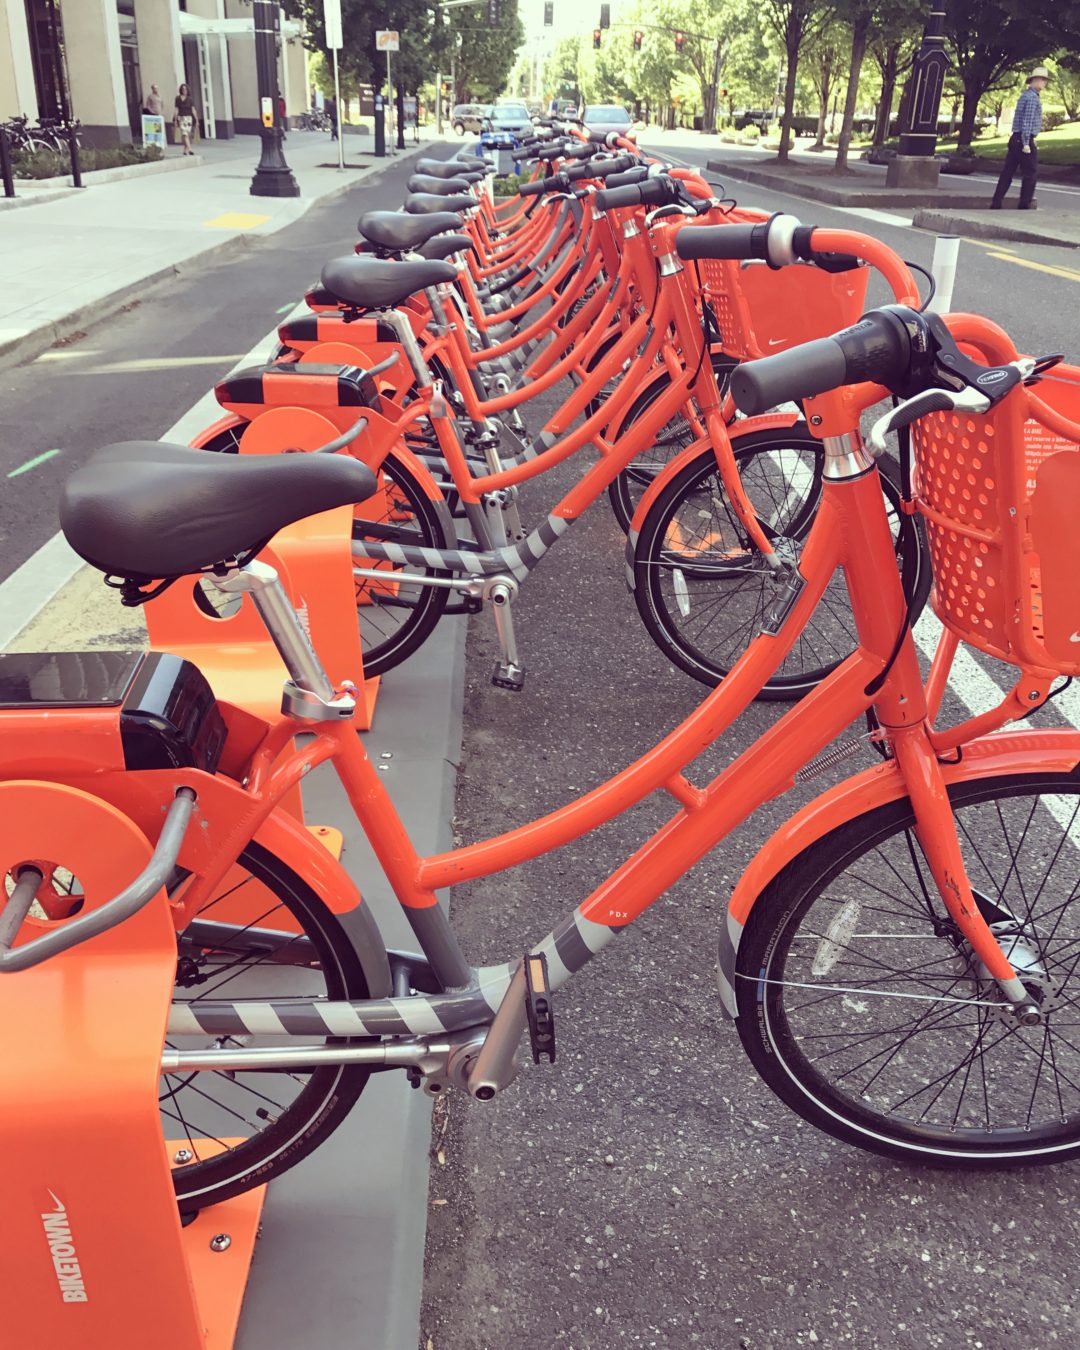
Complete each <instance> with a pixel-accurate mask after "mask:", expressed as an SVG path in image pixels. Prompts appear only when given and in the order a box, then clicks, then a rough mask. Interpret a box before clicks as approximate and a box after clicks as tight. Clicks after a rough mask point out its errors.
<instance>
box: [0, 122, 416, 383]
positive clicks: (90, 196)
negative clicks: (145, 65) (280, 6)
mask: <svg viewBox="0 0 1080 1350" xmlns="http://www.w3.org/2000/svg"><path fill="white" fill-rule="evenodd" d="M420 134H421V142H420V144H418V145H410V146H408V147H407V148H406V150H404V151H402V152H399V153H398V155H397V157H396V158H386V159H382V160H379V159H375V158H374V156H373V155H372V153H371V137H370V136H347V137H346V139H345V155H346V166H347V167H346V169H345V172H343V173H342V172H339V171H338V167H337V145H336V143H334V142H332V141H331V140H330V138H329V136H327V135H326V134H325V133H322V132H302V131H293V132H291V133H290V134H289V136H288V139H287V140H286V142H285V147H284V148H285V158H286V161H287V163H288V164H289V166H290V168H291V169H292V170H293V173H294V174H295V176H296V179H297V182H298V183H299V185H300V190H301V193H302V194H303V195H301V196H300V197H285V198H279V197H252V196H251V195H250V193H249V191H248V188H249V185H250V183H251V178H252V175H253V173H254V171H255V166H256V165H257V163H258V161H259V139H258V137H255V136H238V137H236V138H235V139H234V140H231V141H204V142H203V143H202V144H201V146H200V150H199V154H198V155H197V156H196V157H195V158H194V159H193V160H191V161H189V163H190V165H191V167H187V166H185V167H184V168H183V169H182V170H179V169H178V170H177V171H175V172H171V173H157V174H149V175H146V176H145V177H137V178H127V179H124V180H122V181H120V182H111V183H102V184H97V185H95V186H93V187H90V188H87V189H85V190H84V191H82V192H75V191H73V190H71V189H62V190H59V191H57V190H54V191H52V192H51V193H49V197H50V200H48V201H41V202H35V203H32V204H30V205H28V206H27V208H26V209H25V210H18V211H5V212H3V213H0V367H3V366H5V365H11V364H13V363H14V362H20V361H26V360H29V359H30V358H32V357H33V356H36V355H37V354H38V353H39V352H41V351H44V350H45V348H47V347H49V346H51V345H52V344H53V343H54V342H56V341H57V340H58V339H60V338H63V337H65V336H67V335H68V334H69V333H71V332H73V331H75V330H77V329H79V328H85V327H86V326H87V325H89V324H91V323H96V322H98V321H100V320H101V319H103V318H105V317H107V316H108V315H109V314H111V313H114V312H115V311H116V310H117V309H119V308H120V307H121V306H122V305H123V304H124V303H126V302H127V301H129V300H131V299H132V298H133V297H134V296H135V295H138V294H139V293H141V292H142V291H143V290H144V289H145V288H146V287H147V286H149V285H152V284H153V283H154V282H156V281H160V280H163V279H165V278H167V277H170V276H175V275H176V274H177V273H179V272H181V271H183V270H185V269H187V268H189V267H192V266H194V265H196V264H197V263H200V262H205V261H206V260H207V259H208V258H209V257H210V256H212V255H214V254H217V253H220V252H221V251H223V250H228V249H243V248H246V247H249V246H250V245H251V244H252V243H254V242H255V241H256V240H258V239H259V238H261V237H262V236H264V235H268V234H273V233H274V232H275V231H276V230H280V229H282V228H283V227H284V226H286V225H288V224H290V223H291V222H292V221H294V220H296V219H298V217H300V216H302V215H303V214H304V213H305V212H306V211H307V210H308V209H309V208H310V207H311V206H313V205H314V204H315V203H316V202H319V201H324V200H326V199H327V198H330V197H334V196H337V195H338V194H339V193H341V192H347V191H348V190H349V189H350V188H353V187H355V186H356V185H357V184H358V183H362V182H363V181H364V180H365V179H367V178H370V177H373V176H374V175H375V174H378V173H381V172H382V171H383V170H384V169H386V168H389V167H391V166H392V165H394V164H399V163H401V162H402V159H403V158H408V157H411V156H412V155H415V154H417V153H419V152H421V151H422V150H423V149H424V146H425V144H426V143H429V142H430V141H432V140H434V139H436V137H435V133H434V130H433V129H422V130H421V133H420ZM175 153H176V152H175V151H173V150H172V148H171V147H170V158H171V157H172V155H173V154H175Z"/></svg>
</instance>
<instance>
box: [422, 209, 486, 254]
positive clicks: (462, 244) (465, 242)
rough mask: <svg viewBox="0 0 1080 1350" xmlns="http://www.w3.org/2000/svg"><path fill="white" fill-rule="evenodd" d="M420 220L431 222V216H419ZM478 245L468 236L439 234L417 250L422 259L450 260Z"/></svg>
mask: <svg viewBox="0 0 1080 1350" xmlns="http://www.w3.org/2000/svg"><path fill="white" fill-rule="evenodd" d="M417 219H418V220H430V219H431V217H430V216H418V217H417ZM475 247H476V245H475V244H474V243H473V241H472V239H471V238H470V237H469V236H468V235H467V234H437V235H436V236H435V238H434V239H429V240H428V241H427V243H426V244H421V245H420V247H419V248H418V249H417V250H416V251H417V253H419V254H420V256H421V257H422V258H449V257H450V256H451V254H453V253H461V252H463V251H464V250H465V249H467V248H475Z"/></svg>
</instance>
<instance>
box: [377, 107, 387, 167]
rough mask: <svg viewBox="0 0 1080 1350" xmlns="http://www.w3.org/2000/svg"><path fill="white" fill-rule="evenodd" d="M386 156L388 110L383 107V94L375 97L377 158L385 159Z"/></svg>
mask: <svg viewBox="0 0 1080 1350" xmlns="http://www.w3.org/2000/svg"><path fill="white" fill-rule="evenodd" d="M385 155H386V110H385V108H384V107H383V100H382V95H381V94H376V95H375V158H376V159H383V158H384V157H385Z"/></svg>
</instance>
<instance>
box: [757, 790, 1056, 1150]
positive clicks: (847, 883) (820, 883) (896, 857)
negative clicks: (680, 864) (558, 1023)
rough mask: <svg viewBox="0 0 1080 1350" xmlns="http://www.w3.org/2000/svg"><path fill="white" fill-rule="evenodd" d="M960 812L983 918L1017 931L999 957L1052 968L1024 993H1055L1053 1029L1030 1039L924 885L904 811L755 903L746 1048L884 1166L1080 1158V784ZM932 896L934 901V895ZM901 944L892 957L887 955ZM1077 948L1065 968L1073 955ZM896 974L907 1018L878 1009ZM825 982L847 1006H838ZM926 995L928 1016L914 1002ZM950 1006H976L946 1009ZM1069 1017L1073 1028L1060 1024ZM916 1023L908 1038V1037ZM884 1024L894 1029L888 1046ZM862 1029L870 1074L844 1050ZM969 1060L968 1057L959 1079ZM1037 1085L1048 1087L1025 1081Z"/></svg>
mask: <svg viewBox="0 0 1080 1350" xmlns="http://www.w3.org/2000/svg"><path fill="white" fill-rule="evenodd" d="M949 796H950V799H951V802H952V805H953V809H954V812H955V813H956V819H957V827H958V829H959V831H960V839H961V844H962V845H963V846H964V853H965V858H966V861H967V865H968V870H969V874H970V879H971V882H972V886H973V889H974V891H975V895H976V899H977V902H978V903H979V906H980V909H982V911H983V914H984V917H986V918H987V919H988V921H994V922H1004V923H1005V924H1006V925H1007V926H1008V927H1011V928H1012V929H1013V934H1012V936H1011V937H1009V938H1007V939H1006V938H1004V937H1002V938H999V942H1000V943H1004V942H1005V941H1008V942H1010V943H1012V942H1015V943H1016V944H1017V945H1016V946H1014V947H1012V953H1013V955H1012V957H1011V959H1013V960H1014V964H1016V963H1017V960H1018V959H1019V953H1020V952H1021V950H1022V949H1021V947H1020V945H1019V944H1020V943H1021V942H1024V943H1026V944H1027V945H1026V947H1025V948H1024V949H1023V950H1025V951H1026V952H1028V953H1032V952H1034V953H1035V954H1036V955H1037V957H1038V962H1039V965H1038V967H1036V966H1032V965H1029V966H1027V971H1026V976H1027V978H1026V979H1025V983H1027V984H1028V987H1029V989H1034V990H1041V992H1040V993H1039V994H1038V999H1040V1000H1041V1001H1042V1004H1043V1006H1044V1007H1045V1008H1046V1012H1045V1015H1044V1020H1043V1022H1042V1023H1041V1024H1040V1025H1038V1026H1035V1027H1026V1026H1020V1025H1019V1024H1017V1023H1016V1022H1015V1019H1012V1018H1011V1015H1010V1014H1008V1013H1007V1012H1005V1010H1004V1004H1003V1003H1000V1002H999V999H1000V994H999V992H998V991H997V990H996V986H993V985H992V983H991V982H989V981H987V980H985V979H980V978H978V971H977V969H976V968H975V966H974V965H973V958H972V957H971V955H970V949H968V950H967V951H965V950H964V947H965V944H964V943H963V940H962V939H959V934H958V930H957V929H956V927H955V924H953V923H952V921H951V919H950V918H949V916H948V914H947V912H946V910H945V908H944V905H943V904H942V903H941V900H940V898H939V897H938V894H937V891H936V889H935V888H934V885H933V882H932V880H930V879H929V869H928V868H926V867H925V864H923V865H922V867H921V868H920V865H919V853H918V844H917V842H916V840H915V836H914V830H913V826H914V815H913V812H912V810H911V807H910V803H909V801H908V799H907V798H906V797H905V798H902V799H900V800H899V801H896V802H891V803H888V804H887V805H884V806H880V807H877V808H875V809H873V810H870V811H867V812H865V813H864V814H862V815H860V816H858V817H856V818H855V819H853V820H849V821H847V822H845V823H844V824H843V825H841V826H838V827H837V828H835V829H834V830H832V831H831V832H830V833H829V834H827V835H825V836H824V837H823V838H822V839H820V840H818V841H817V842H816V843H814V844H812V845H811V846H810V847H808V848H807V849H806V850H804V851H803V853H801V854H800V855H799V856H798V857H796V858H795V859H794V860H793V861H792V862H790V863H789V864H788V865H787V866H786V867H785V868H784V869H783V871H781V872H780V873H779V875H778V876H776V877H775V878H773V880H772V881H771V882H770V883H769V884H768V885H767V886H766V888H765V889H764V891H763V892H762V893H761V895H760V896H759V897H758V899H757V901H756V903H755V904H754V906H753V909H752V910H751V912H750V917H749V920H748V922H747V925H746V929H745V932H744V934H743V938H742V942H741V944H740V946H739V951H738V957H737V961H736V966H735V985H736V994H737V1000H738V1002H737V1006H738V1014H739V1015H738V1022H737V1025H738V1029H739V1034H740V1037H741V1039H742V1043H743V1046H744V1048H745V1049H746V1051H747V1054H748V1055H749V1057H750V1059H751V1061H752V1062H753V1064H754V1066H755V1068H756V1069H757V1071H758V1073H759V1074H760V1075H761V1077H762V1078H763V1079H764V1080H765V1082H766V1083H767V1084H768V1086H769V1087H770V1088H771V1089H772V1091H773V1092H775V1093H776V1094H777V1095H778V1096H779V1097H780V1098H781V1100H783V1101H784V1102H785V1103H786V1104H787V1105H788V1106H790V1107H791V1108H792V1109H793V1110H795V1111H796V1112H798V1114H799V1115H801V1116H802V1117H803V1118H804V1119H806V1120H808V1121H809V1122H810V1123H811V1124H813V1125H815V1126H817V1127H818V1128H819V1129H822V1130H825V1131H827V1132H828V1133H829V1134H831V1135H833V1136H834V1137H836V1138H838V1139H841V1140H843V1141H844V1142H845V1143H849V1144H854V1145H857V1146H859V1147H862V1148H865V1149H868V1150H870V1151H871V1152H875V1153H881V1154H885V1155H886V1156H889V1157H893V1158H901V1159H904V1160H906V1161H908V1162H912V1161H918V1162H923V1163H931V1164H937V1165H940V1166H963V1167H971V1168H989V1167H998V1166H1005V1165H1018V1164H1023V1165H1028V1164H1032V1163H1049V1162H1060V1161H1064V1160H1065V1159H1067V1158H1075V1157H1076V1156H1078V1155H1080V1084H1078V1079H1077V1061H1078V1060H1080V1051H1078V1050H1077V1049H1076V1048H1075V1047H1074V1046H1073V1044H1072V1035H1073V1032H1072V1030H1071V1027H1072V1026H1074V1025H1075V1019H1073V1020H1072V1021H1071V1022H1070V1021H1068V1019H1070V1018H1072V1017H1073V1013H1072V1009H1070V1007H1069V1005H1070V1003H1071V1002H1072V1001H1073V1000H1074V999H1075V996H1076V990H1075V984H1074V982H1073V971H1074V969H1075V966H1076V964H1077V962H1076V947H1077V942H1078V938H1077V934H1078V932H1080V916H1078V915H1073V914H1067V913H1066V911H1067V910H1068V909H1071V908H1073V907H1077V906H1080V901H1075V897H1076V895H1077V886H1076V883H1077V877H1076V856H1077V855H1076V851H1075V849H1073V848H1071V847H1069V844H1068V834H1069V833H1070V832H1071V831H1075V830H1076V828H1077V822H1078V820H1080V775H1078V773H1077V772H1076V771H1075V770H1074V771H1073V772H1072V773H1040V772H1038V771H1037V770H1035V769H1032V768H1030V767H1029V768H1027V769H1019V770H1018V771H1017V772H1016V773H1015V774H1012V775H1002V776H999V777H995V778H991V779H985V780H982V781H974V782H967V783H961V784H957V785H954V786H953V787H952V788H951V789H950V792H949ZM1029 801H1030V807H1029V805H1028V803H1029ZM1040 806H1041V811H1039V808H1040ZM1037 811H1039V816H1038V822H1037V823H1036V813H1037ZM975 812H979V815H978V818H976V815H975ZM1059 836H1060V840H1061V841H1060V843H1057V845H1056V847H1055V843H1054V841H1055V840H1057V839H1058V838H1059ZM1041 864H1045V869H1044V870H1039V869H1040V865H1041ZM905 867H906V869H907V870H906V871H905ZM860 869H861V871H862V873H863V875H859V870H860ZM894 869H899V870H894ZM1055 869H1058V870H1055ZM924 873H925V875H923V874H924ZM908 875H910V877H911V878H912V881H907V880H906V879H905V878H906V877H907V876H908ZM917 878H921V880H919V881H918V884H912V882H914V881H915V880H916V879H917ZM1052 878H1053V879H1052ZM927 883H928V894H929V897H931V898H930V899H929V900H927V899H926V898H925V896H924V892H923V889H922V887H923V885H924V884H927ZM892 885H894V886H896V887H897V889H898V890H901V891H903V890H906V895H905V896H904V899H903V901H902V902H899V903H898V905H897V908H896V914H895V916H891V915H890V911H889V910H888V908H887V905H888V899H887V895H888V888H889V887H890V886H892ZM1063 893H1064V894H1065V896H1066V899H1065V901H1064V903H1063V904H1061V903H1059V902H1060V900H1061V895H1062V894H1063ZM867 897H870V898H871V911H870V913H869V914H868V916H867V919H866V920H865V921H864V922H865V923H866V924H867V926H868V927H869V929H870V931H869V932H866V933H862V932H859V931H858V928H859V924H860V916H861V907H862V906H865V904H866V902H867ZM1074 901H1075V904H1074ZM1044 902H1045V910H1048V911H1049V914H1050V916H1051V917H1050V918H1049V919H1048V918H1046V917H1045V911H1044V908H1043V905H1044ZM819 904H820V909H819V910H818V909H816V907H817V906H818V905H819ZM928 904H929V906H931V907H932V908H933V910H934V914H935V919H934V920H933V921H932V920H931V917H930V912H929V908H928V907H927V906H928ZM1002 915H1006V916H1008V917H1007V918H1006V919H1005V920H1002V919H1001V917H1000V916H1002ZM1055 916H1056V917H1055ZM1010 919H1011V920H1013V921H1014V923H1013V924H1011V925H1010V924H1009V920H1010ZM807 921H808V922H807ZM892 923H895V925H896V927H895V931H892V930H890V924H892ZM882 930H886V931H882ZM800 933H801V934H802V935H803V937H802V939H800V936H799V935H800ZM890 934H891V936H892V937H893V939H894V941H893V951H894V954H893V955H892V957H891V958H890V955H889V951H890V949H889V948H888V947H887V946H886V945H885V944H886V943H887V941H888V940H889V937H890ZM958 939H959V940H958ZM800 941H802V942H803V943H804V944H806V945H805V946H800V945H799V944H800ZM830 943H831V944H832V945H831V946H830V945H829V944H830ZM934 944H937V946H936V948H935V945H934ZM868 945H872V948H873V954H872V955H870V954H868V952H867V951H866V947H867V946H868ZM1003 949H1004V948H1003ZM1066 949H1068V957H1067V960H1066V959H1063V958H1062V955H1061V954H1062V953H1063V952H1064V951H1065V950H1066ZM811 951H812V952H813V953H814V955H813V957H812V958H810V957H809V952H811ZM915 952H918V953H919V954H920V955H919V956H918V957H917V958H916V957H915V956H914V953H915ZM923 952H926V953H927V955H926V956H923V955H922V953H923ZM935 952H936V955H935V956H934V957H933V958H932V959H931V956H930V954H931V953H935ZM837 953H839V954H837ZM890 959H891V960H892V961H898V962H899V963H900V965H899V967H898V968H897V969H895V970H893V971H892V973H893V974H894V975H896V976H897V977H898V979H899V980H900V982H901V983H902V986H903V987H902V988H901V989H900V990H898V991H897V992H900V993H901V995H902V996H903V995H904V993H905V991H906V996H907V999H908V1001H907V1002H906V1003H905V1002H904V1001H903V997H901V998H900V999H897V998H888V997H877V998H875V997H874V993H875V992H882V990H881V985H882V984H883V983H884V980H885V975H884V973H883V972H888V971H889V970H890V969H891V967H890V965H889V961H890ZM1026 959H1027V957H1025V960H1026ZM830 961H832V964H831V965H829V962H830ZM913 961H918V962H919V964H916V965H912V964H911V963H912V962H913ZM1066 966H1067V967H1068V970H1067V971H1066V969H1065V967H1066ZM868 970H869V971H870V972H871V975H870V976H869V977H868V976H867V974H866V972H867V971H868ZM815 971H817V972H824V973H823V974H822V973H819V974H817V975H816V976H815V973H814V972H815ZM1040 971H1041V973H1040ZM964 972H966V974H965V973H964ZM815 978H816V979H817V980H818V981H819V983H818V984H817V985H814V984H813V980H814V979H815ZM826 983H827V984H828V985H832V986H836V990H839V989H840V988H845V989H846V990H847V992H844V993H843V994H840V993H839V992H837V991H836V990H834V991H833V992H832V993H831V994H830V993H828V992H823V990H822V985H824V984H826ZM805 984H810V985H811V987H810V989H806V988H804V987H803V986H804V985H805ZM912 993H914V994H915V995H916V996H920V995H921V1000H922V1001H920V999H919V998H918V997H917V998H916V1001H915V1002H914V1003H913V1002H911V996H912ZM995 995H996V997H995ZM953 997H956V998H959V999H962V1000H963V1002H965V1003H969V1005H970V1006H968V1007H964V1006H962V1005H961V1006H958V1005H957V1004H954V1003H952V1002H951V1001H950V1002H945V1000H951V999H952V998H953ZM886 1005H888V1006H886ZM811 1006H813V1012H811ZM898 1007H899V1008H900V1009H902V1011H900V1012H897V1008H898ZM941 1007H944V1008H945V1011H944V1013H942V1012H941ZM972 1007H974V1009H975V1019H974V1021H971V1020H963V1019H970V1018H971V1012H972ZM931 1009H932V1010H933V1012H929V1011H928V1010H931ZM1056 1011H1061V1012H1064V1014H1065V1016H1064V1018H1063V1019H1059V1020H1058V1021H1057V1022H1056V1023H1055V1012H1056ZM909 1014H910V1017H911V1020H910V1023H908V1022H907V1021H905V1020H903V1019H906V1018H908V1017H909ZM879 1021H881V1022H884V1023H885V1025H884V1028H883V1029H882V1030H881V1031H876V1030H875V1027H876V1025H877V1024H878V1022H879ZM830 1022H831V1023H832V1027H833V1029H832V1030H830V1029H829V1025H830ZM852 1024H855V1025H856V1026H857V1030H856V1031H855V1033H854V1034H855V1036H856V1037H857V1048H853V1057H854V1059H855V1060H856V1062H855V1063H851V1064H849V1063H848V1062H847V1060H846V1059H845V1051H844V1049H843V1047H842V1038H843V1036H844V1034H845V1031H844V1028H845V1027H846V1026H850V1025H852ZM1055 1025H1057V1026H1058V1027H1059V1030H1057V1031H1055V1030H1054V1027H1055ZM811 1028H812V1029H811ZM905 1032H906V1034H904V1033H905ZM1063 1033H1064V1034H1063ZM890 1037H892V1038H894V1039H896V1040H897V1048H896V1049H895V1050H890V1048H889V1046H888V1039H887V1038H890ZM882 1041H885V1042H886V1043H885V1044H884V1045H883V1044H882ZM1001 1046H1004V1047H1005V1048H1004V1050H999V1047H1001ZM959 1047H964V1048H963V1051H962V1053H960V1057H959V1059H956V1062H955V1065H954V1063H953V1061H954V1059H955V1057H956V1054H957V1050H958V1049H959ZM860 1059H861V1060H862V1062H861V1063H860V1062H858V1061H859V1060H860ZM976 1065H977V1067H976ZM988 1070H989V1072H988ZM1032 1077H1034V1082H1033V1083H1031V1082H1028V1081H1026V1080H1028V1079H1031V1078H1032ZM845 1079H846V1080H847V1081H846V1082H844V1081H843V1080H845ZM969 1084H970V1085H971V1093H970V1096H968V1089H969ZM890 1098H891V1099H892V1101H893V1106H892V1108H891V1110H889V1111H887V1110H886V1109H885V1107H886V1103H887V1101H888V1100H889V1099H890ZM1036 1113H1037V1114H1038V1115H1039V1117H1040V1118H1039V1119H1038V1120H1037V1121H1035V1120H1033V1116H1034V1115H1035V1114H1036ZM1021 1117H1023V1119H1021Z"/></svg>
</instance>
